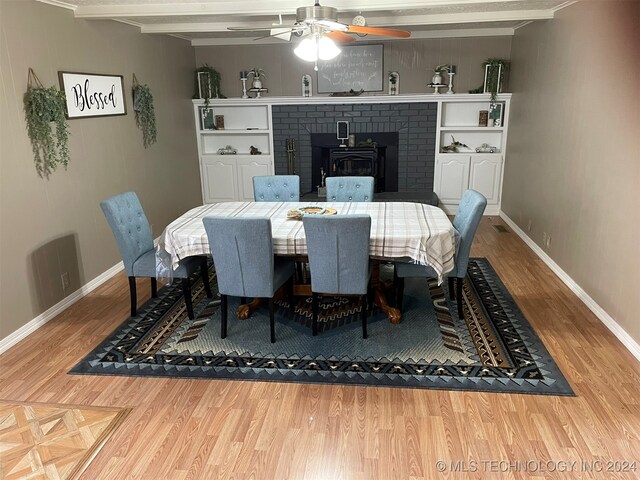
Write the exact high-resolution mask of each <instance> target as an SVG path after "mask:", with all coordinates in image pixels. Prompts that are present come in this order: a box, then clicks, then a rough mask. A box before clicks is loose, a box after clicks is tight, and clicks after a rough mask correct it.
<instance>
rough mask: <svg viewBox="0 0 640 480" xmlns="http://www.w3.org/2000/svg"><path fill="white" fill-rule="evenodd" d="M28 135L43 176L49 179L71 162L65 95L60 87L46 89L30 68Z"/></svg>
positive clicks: (25, 100) (26, 98)
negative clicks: (59, 168)
mask: <svg viewBox="0 0 640 480" xmlns="http://www.w3.org/2000/svg"><path fill="white" fill-rule="evenodd" d="M23 103H24V113H25V119H26V121H27V134H28V135H29V139H30V140H31V148H32V150H33V161H34V163H35V165H36V171H37V172H38V175H39V176H40V177H44V178H49V175H51V173H52V172H54V171H55V170H56V168H58V165H60V164H62V165H63V166H64V168H65V170H66V168H67V165H69V124H68V123H67V118H66V116H65V112H66V110H65V104H66V102H65V96H64V93H63V92H61V91H60V90H59V89H58V88H56V87H49V88H45V87H44V86H43V85H42V83H41V82H40V80H39V79H38V77H37V76H36V74H35V72H34V71H33V70H32V69H31V68H30V69H29V77H28V83H27V91H26V93H25V94H24V97H23Z"/></svg>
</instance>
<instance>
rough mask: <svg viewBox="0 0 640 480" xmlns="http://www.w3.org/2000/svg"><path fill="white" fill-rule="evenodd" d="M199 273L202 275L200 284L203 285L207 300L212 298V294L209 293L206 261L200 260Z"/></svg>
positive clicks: (209, 285) (209, 286)
mask: <svg viewBox="0 0 640 480" xmlns="http://www.w3.org/2000/svg"><path fill="white" fill-rule="evenodd" d="M200 273H201V274H202V283H204V291H205V292H206V293H207V297H208V298H213V293H211V284H210V283H209V265H208V264H207V259H206V258H205V259H204V260H202V263H201V264H200Z"/></svg>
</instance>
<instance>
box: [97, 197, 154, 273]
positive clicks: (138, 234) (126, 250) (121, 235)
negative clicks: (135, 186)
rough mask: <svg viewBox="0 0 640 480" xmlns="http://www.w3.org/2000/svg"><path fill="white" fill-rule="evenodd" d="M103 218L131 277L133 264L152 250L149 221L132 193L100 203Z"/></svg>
mask: <svg viewBox="0 0 640 480" xmlns="http://www.w3.org/2000/svg"><path fill="white" fill-rule="evenodd" d="M100 207H102V211H103V212H104V216H105V217H107V221H108V222H109V225H110V226H111V230H112V231H113V235H114V236H115V237H116V242H117V243H118V248H119V249H120V255H121V256H122V262H123V263H124V269H125V271H126V272H127V275H128V276H130V277H131V276H133V264H134V262H135V261H136V260H137V259H138V258H140V256H141V255H142V254H144V253H146V252H148V251H149V250H152V249H153V236H152V235H151V227H150V226H149V220H147V216H146V215H145V214H144V210H142V205H140V200H138V196H137V195H136V194H135V193H134V192H125V193H121V194H120V195H115V196H113V197H111V198H108V199H107V200H105V201H103V202H101V203H100Z"/></svg>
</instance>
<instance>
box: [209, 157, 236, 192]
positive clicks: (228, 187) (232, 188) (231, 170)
mask: <svg viewBox="0 0 640 480" xmlns="http://www.w3.org/2000/svg"><path fill="white" fill-rule="evenodd" d="M202 187H203V189H204V195H203V197H204V203H214V202H231V201H234V200H237V198H238V195H237V187H236V159H235V158H233V156H232V155H203V156H202Z"/></svg>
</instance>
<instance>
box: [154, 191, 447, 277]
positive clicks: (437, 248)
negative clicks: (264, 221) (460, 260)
mask: <svg viewBox="0 0 640 480" xmlns="http://www.w3.org/2000/svg"><path fill="white" fill-rule="evenodd" d="M311 205H318V206H321V207H332V208H335V209H336V210H337V212H338V213H339V214H345V215H348V214H356V213H357V214H367V215H370V216H371V241H370V243H369V254H370V256H372V257H375V258H383V259H401V258H404V259H410V260H412V261H414V262H416V263H419V264H422V265H429V266H431V267H432V268H433V269H434V270H435V271H436V273H437V274H438V281H439V282H442V279H443V276H444V274H445V273H447V272H449V271H450V270H452V269H453V267H454V252H455V245H456V237H455V229H454V228H453V225H452V224H451V222H450V221H449V219H448V218H447V216H446V214H445V213H444V212H443V211H442V210H440V209H439V208H437V207H433V206H430V205H425V204H422V203H402V202H390V203H378V202H372V203H370V202H353V203H341V202H327V203H322V202H316V203H311V202H224V203H215V204H210V205H203V206H201V207H197V208H194V209H192V210H189V211H188V212H187V213H185V214H184V215H182V216H181V217H180V218H178V219H176V220H175V221H173V222H171V224H169V225H168V226H167V228H166V229H165V231H164V233H163V234H162V236H161V237H160V247H161V249H164V250H165V251H166V252H167V253H168V255H169V256H170V259H171V264H172V266H173V267H174V268H175V266H176V265H177V264H178V262H179V261H180V260H181V259H183V258H185V257H188V256H191V255H203V254H208V253H209V242H208V240H207V235H206V233H205V230H204V225H203V223H202V219H203V218H204V217H206V216H214V215H215V216H228V217H270V218H271V228H272V235H273V248H274V253H275V254H276V255H306V253H307V244H306V239H305V236H304V228H303V226H302V222H301V221H298V220H293V219H288V218H287V212H288V211H289V210H290V209H292V208H295V207H303V206H311Z"/></svg>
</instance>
